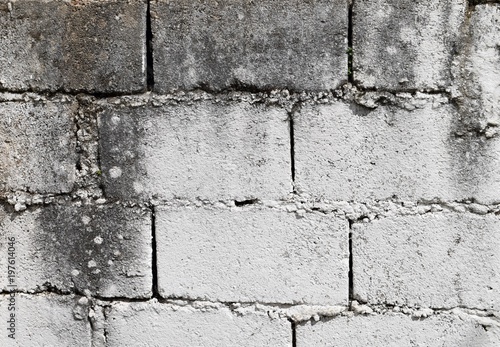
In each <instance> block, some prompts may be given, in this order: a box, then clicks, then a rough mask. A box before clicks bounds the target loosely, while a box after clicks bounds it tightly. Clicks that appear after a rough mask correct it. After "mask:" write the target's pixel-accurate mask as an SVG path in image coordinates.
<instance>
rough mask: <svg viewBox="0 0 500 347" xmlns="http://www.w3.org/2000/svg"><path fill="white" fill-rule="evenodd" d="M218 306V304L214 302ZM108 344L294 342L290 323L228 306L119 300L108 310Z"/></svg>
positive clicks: (281, 343) (211, 344)
mask: <svg viewBox="0 0 500 347" xmlns="http://www.w3.org/2000/svg"><path fill="white" fill-rule="evenodd" d="M214 306H215V305H214ZM106 316H107V319H108V320H107V327H106V330H107V343H108V344H107V346H110V347H114V346H117V347H118V346H120V347H121V346H159V345H165V344H167V345H168V346H172V347H174V346H179V347H181V346H207V347H211V346H214V347H215V346H227V347H229V346H235V347H236V346H283V347H285V346H291V343H292V331H291V326H290V323H289V322H288V321H287V320H284V319H270V318H269V317H268V316H267V315H265V314H255V313H253V314H252V313H248V314H243V315H241V314H235V313H231V311H230V310H229V309H227V308H223V307H218V308H217V307H210V305H209V306H207V307H206V308H201V307H200V309H194V308H191V307H188V306H186V307H178V306H172V305H169V304H159V303H157V302H148V303H118V304H114V305H113V306H112V307H111V309H110V310H109V311H108V312H107V314H106Z"/></svg>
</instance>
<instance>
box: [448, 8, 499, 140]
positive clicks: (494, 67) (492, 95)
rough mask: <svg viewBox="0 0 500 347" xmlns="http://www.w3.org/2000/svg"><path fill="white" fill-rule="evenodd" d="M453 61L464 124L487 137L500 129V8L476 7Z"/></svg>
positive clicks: (458, 99)
mask: <svg viewBox="0 0 500 347" xmlns="http://www.w3.org/2000/svg"><path fill="white" fill-rule="evenodd" d="M461 46H462V47H461V53H462V54H461V55H460V56H458V57H457V58H456V59H455V61H454V65H453V66H454V72H455V78H456V89H457V90H456V92H457V101H458V105H459V106H460V111H461V118H462V122H463V123H465V124H467V125H468V126H469V127H470V128H471V129H473V130H475V131H478V132H480V133H484V134H485V135H486V136H488V137H492V136H496V135H497V134H498V126H499V125H500V83H499V81H500V64H498V62H499V60H500V49H499V47H500V4H489V5H480V6H476V7H475V8H474V10H473V11H472V12H471V14H470V20H469V21H468V27H467V30H466V33H465V36H464V40H463V41H462V45H461Z"/></svg>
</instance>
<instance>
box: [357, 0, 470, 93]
mask: <svg viewBox="0 0 500 347" xmlns="http://www.w3.org/2000/svg"><path fill="white" fill-rule="evenodd" d="M466 7H467V1H465V0H436V1H433V2H432V4H430V3H429V2H428V1H425V0H417V1H416V0H359V1H358V0H357V1H354V7H353V41H354V42H353V50H354V52H353V57H354V79H355V80H356V82H357V83H358V84H360V85H361V86H363V87H365V88H381V89H390V90H408V89H434V90H437V89H444V88H446V87H449V86H450V85H451V82H452V79H451V61H452V60H453V57H454V56H455V55H456V54H457V53H458V45H459V43H460V40H461V39H462V38H461V36H460V32H461V28H462V25H463V23H464V21H465V10H466Z"/></svg>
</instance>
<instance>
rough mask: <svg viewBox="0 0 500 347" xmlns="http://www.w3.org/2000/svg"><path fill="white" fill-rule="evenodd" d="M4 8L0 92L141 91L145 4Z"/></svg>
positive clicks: (30, 0) (137, 0)
mask: <svg viewBox="0 0 500 347" xmlns="http://www.w3.org/2000/svg"><path fill="white" fill-rule="evenodd" d="M1 3H3V4H7V3H8V1H6V0H1ZM9 7H10V8H11V9H12V10H11V11H9V10H7V11H0V37H2V46H3V47H9V49H3V50H1V51H0V65H1V66H2V74H1V76H0V87H2V88H8V89H10V90H36V91H39V90H50V91H54V90H65V91H88V92H102V93H111V92H134V91H141V90H144V89H145V78H146V76H145V31H146V28H145V23H146V20H145V15H146V4H145V1H143V0H133V1H126V2H125V1H117V0H113V1H106V2H104V1H95V0H94V1H71V2H69V1H64V0H22V1H10V5H9Z"/></svg>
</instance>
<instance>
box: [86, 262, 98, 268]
mask: <svg viewBox="0 0 500 347" xmlns="http://www.w3.org/2000/svg"><path fill="white" fill-rule="evenodd" d="M87 266H88V267H96V266H97V263H96V262H95V261H94V260H91V261H89V262H88V264H87Z"/></svg>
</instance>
